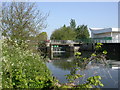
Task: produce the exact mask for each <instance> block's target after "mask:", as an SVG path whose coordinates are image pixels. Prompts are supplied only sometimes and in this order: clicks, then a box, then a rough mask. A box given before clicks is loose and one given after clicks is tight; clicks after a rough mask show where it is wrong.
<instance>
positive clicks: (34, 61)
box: [2, 39, 54, 88]
mask: <svg viewBox="0 0 120 90" xmlns="http://www.w3.org/2000/svg"><path fill="white" fill-rule="evenodd" d="M23 46H24V47H22V46H19V45H18V44H17V43H16V42H14V41H12V40H10V39H6V40H4V42H3V45H2V49H3V51H2V52H3V55H2V64H3V66H2V68H3V74H2V83H3V84H2V87H3V88H51V87H52V86H53V85H54V79H53V77H52V76H51V73H50V71H49V70H48V68H47V66H46V65H45V63H44V62H43V61H42V58H40V55H39V54H36V53H32V51H31V50H27V49H24V48H26V47H27V45H25V44H23Z"/></svg>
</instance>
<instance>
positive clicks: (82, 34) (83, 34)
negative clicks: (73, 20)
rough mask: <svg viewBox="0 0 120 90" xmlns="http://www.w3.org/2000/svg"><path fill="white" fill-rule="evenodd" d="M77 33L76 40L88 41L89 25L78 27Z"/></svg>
mask: <svg viewBox="0 0 120 90" xmlns="http://www.w3.org/2000/svg"><path fill="white" fill-rule="evenodd" d="M75 31H76V39H87V38H89V36H90V35H89V32H88V28H87V25H81V26H78V27H77V28H76V30H75Z"/></svg>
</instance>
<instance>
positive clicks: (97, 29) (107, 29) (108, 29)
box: [89, 28, 120, 34]
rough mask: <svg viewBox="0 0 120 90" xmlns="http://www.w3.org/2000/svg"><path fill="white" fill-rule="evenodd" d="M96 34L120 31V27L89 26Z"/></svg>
mask: <svg viewBox="0 0 120 90" xmlns="http://www.w3.org/2000/svg"><path fill="white" fill-rule="evenodd" d="M89 29H90V31H91V32H92V33H94V34H98V33H106V32H120V28H89Z"/></svg>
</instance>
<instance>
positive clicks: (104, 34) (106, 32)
mask: <svg viewBox="0 0 120 90" xmlns="http://www.w3.org/2000/svg"><path fill="white" fill-rule="evenodd" d="M90 31H91V38H94V39H96V40H105V41H107V42H111V43H120V29H119V28H90Z"/></svg>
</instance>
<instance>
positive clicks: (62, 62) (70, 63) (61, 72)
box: [46, 51, 120, 88]
mask: <svg viewBox="0 0 120 90" xmlns="http://www.w3.org/2000/svg"><path fill="white" fill-rule="evenodd" d="M91 53H92V52H89V51H83V52H82V56H83V57H88V56H90V55H91ZM110 56H111V54H110ZM110 56H109V57H108V58H109V60H108V62H109V64H108V65H103V64H100V63H98V62H97V63H96V62H89V63H88V64H86V65H84V64H82V63H80V62H79V61H78V60H75V57H74V53H67V52H55V53H53V55H52V58H51V57H50V60H49V61H48V62H46V65H47V67H48V68H49V69H50V70H51V72H52V74H53V76H54V77H56V78H57V79H58V80H59V81H60V83H68V80H67V79H66V76H65V75H68V74H70V73H72V72H74V67H75V66H76V63H78V64H79V70H77V71H76V72H75V73H77V74H80V75H84V77H81V78H79V79H76V80H75V84H82V83H84V82H85V81H86V79H87V78H88V77H91V76H97V75H100V76H101V77H102V79H101V82H102V83H103V84H104V87H103V88H118V86H119V85H118V84H119V83H118V81H119V77H118V76H119V73H120V70H119V69H118V67H119V65H120V61H119V59H118V58H113V57H112V59H113V60H111V58H110ZM115 59H116V60H115Z"/></svg>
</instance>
